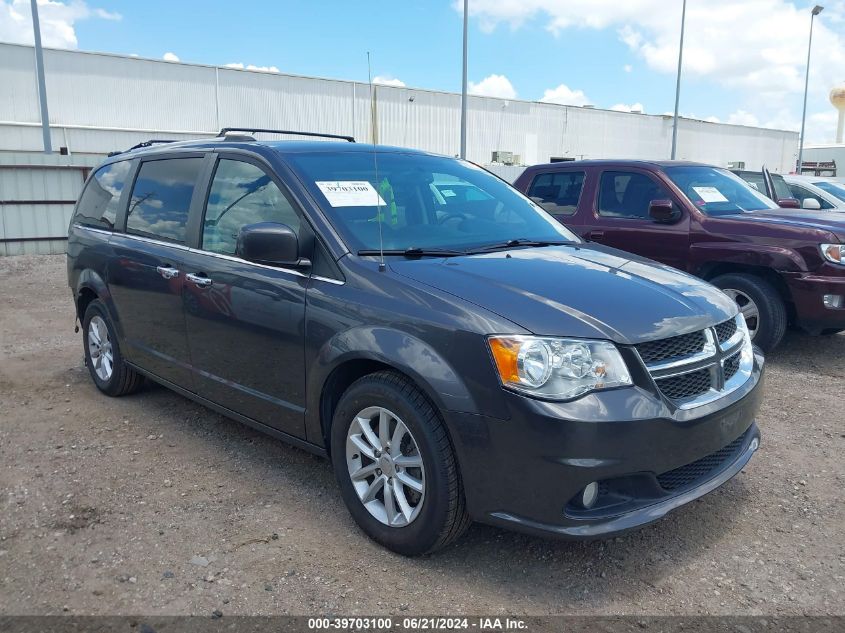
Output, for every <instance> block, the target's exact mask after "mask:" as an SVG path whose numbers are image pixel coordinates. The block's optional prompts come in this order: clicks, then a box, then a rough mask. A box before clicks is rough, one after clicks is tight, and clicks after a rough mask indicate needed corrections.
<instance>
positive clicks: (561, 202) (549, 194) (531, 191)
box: [528, 171, 585, 215]
mask: <svg viewBox="0 0 845 633" xmlns="http://www.w3.org/2000/svg"><path fill="white" fill-rule="evenodd" d="M584 177H585V173H584V172H583V171H566V172H557V173H547V174H538V175H537V176H536V177H535V178H534V180H533V182H532V183H531V186H530V187H528V197H529V198H531V200H533V201H534V202H536V203H537V204H539V205H540V206H541V207H543V208H544V209H545V210H546V211H548V212H549V213H551V214H552V215H575V211H576V210H577V209H578V203H579V201H580V200H581V192H582V191H583V189H584Z"/></svg>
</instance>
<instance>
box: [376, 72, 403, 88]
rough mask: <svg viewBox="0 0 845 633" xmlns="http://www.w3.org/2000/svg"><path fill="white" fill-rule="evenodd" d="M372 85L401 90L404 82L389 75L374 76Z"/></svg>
mask: <svg viewBox="0 0 845 633" xmlns="http://www.w3.org/2000/svg"><path fill="white" fill-rule="evenodd" d="M373 83H374V84H381V85H382V86H396V87H397V88H403V87H404V86H405V82H404V81H402V80H401V79H397V78H396V77H392V76H390V75H376V76H375V77H373Z"/></svg>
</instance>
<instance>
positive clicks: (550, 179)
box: [514, 160, 845, 351]
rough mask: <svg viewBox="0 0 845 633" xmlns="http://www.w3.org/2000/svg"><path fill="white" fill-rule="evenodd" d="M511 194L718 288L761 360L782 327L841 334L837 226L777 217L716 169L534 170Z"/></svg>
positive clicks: (817, 218) (819, 218)
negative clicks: (517, 193)
mask: <svg viewBox="0 0 845 633" xmlns="http://www.w3.org/2000/svg"><path fill="white" fill-rule="evenodd" d="M514 186H515V187H516V188H517V189H519V190H520V191H522V192H523V193H525V194H526V195H527V196H528V197H529V198H531V200H533V201H534V202H535V203H536V204H538V205H539V206H541V207H543V208H544V209H545V210H546V211H547V212H549V213H550V214H551V215H552V216H554V217H555V218H556V219H557V220H558V221H559V222H561V223H563V224H565V225H566V226H567V227H568V228H570V229H572V230H574V231H575V232H577V233H578V234H579V235H581V236H582V237H584V238H585V239H587V240H590V241H594V242H599V243H602V244H605V245H607V246H612V247H615V248H619V249H621V250H625V251H630V252H633V253H636V254H638V255H642V256H645V257H648V258H651V259H653V260H656V261H658V262H662V263H664V264H667V265H669V266H672V267H674V268H678V269H680V270H683V271H686V272H687V273H690V274H692V275H695V276H697V277H700V278H702V279H705V280H707V281H709V282H711V283H712V284H714V285H716V286H718V287H719V288H721V289H722V290H723V291H724V292H725V293H727V294H728V295H729V296H731V297H732V298H733V299H734V300H735V301H736V302H737V304H738V305H739V308H740V310H741V311H742V314H743V315H744V316H745V321H746V324H747V325H748V329H749V331H750V332H751V335H752V339H753V341H754V343H755V344H756V345H757V346H758V347H760V348H761V349H763V350H764V351H768V350H771V349H773V348H775V347H776V346H777V344H778V343H779V342H780V340H781V338H783V335H784V333H785V331H786V328H787V326H788V325H792V326H794V327H797V328H800V329H803V330H804V331H806V332H808V333H810V334H814V335H825V334H835V333H838V332H840V331H842V330H843V329H845V244H844V243H845V218H841V219H838V218H837V217H836V216H835V215H834V214H830V213H824V212H812V211H808V210H806V209H802V210H798V209H796V210H791V209H782V208H780V207H778V206H777V205H776V204H775V203H774V202H772V201H771V200H770V199H769V198H767V197H766V196H765V195H763V194H762V193H760V192H759V191H757V190H755V189H754V188H752V187H750V186H749V185H748V184H747V183H746V182H745V181H744V180H742V179H741V178H739V177H738V176H736V175H734V174H732V173H731V172H729V171H727V170H725V169H720V168H718V167H713V166H710V165H703V164H698V163H691V162H685V161H662V162H661V161H633V160H582V161H570V162H565V163H551V164H546V165H534V166H532V167H528V168H527V169H526V170H525V171H524V172H523V173H522V174H521V175H520V176H519V178H517V180H516V182H515V183H514ZM837 215H838V214H837Z"/></svg>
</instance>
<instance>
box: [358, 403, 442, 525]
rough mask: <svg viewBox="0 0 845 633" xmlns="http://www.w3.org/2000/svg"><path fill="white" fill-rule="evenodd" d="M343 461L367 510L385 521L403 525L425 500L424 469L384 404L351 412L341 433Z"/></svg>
mask: <svg viewBox="0 0 845 633" xmlns="http://www.w3.org/2000/svg"><path fill="white" fill-rule="evenodd" d="M346 465H347V467H348V469H349V478H350V479H351V480H352V486H353V487H354V488H355V492H356V493H358V498H359V499H360V500H361V503H363V504H364V507H365V508H367V511H368V512H369V513H370V514H371V515H373V516H374V517H375V518H376V519H378V520H379V521H380V522H381V523H383V524H384V525H389V526H390V527H403V526H406V525H408V524H409V523H411V521H413V520H414V519H416V518H417V516H418V515H419V512H420V510H421V509H422V504H423V500H424V499H425V468H424V466H423V461H422V456H421V455H420V450H419V447H418V445H417V442H416V440H415V439H414V436H413V435H411V431H409V430H408V427H406V426H405V423H404V422H402V420H400V419H399V417H398V416H397V415H396V414H394V413H392V412H391V411H388V410H387V409H385V408H383V407H367V408H366V409H364V410H363V411H361V412H360V413H359V414H358V415H356V416H355V419H354V420H353V421H352V424H351V425H350V426H349V431H348V432H347V435H346Z"/></svg>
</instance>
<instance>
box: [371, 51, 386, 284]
mask: <svg viewBox="0 0 845 633" xmlns="http://www.w3.org/2000/svg"><path fill="white" fill-rule="evenodd" d="M367 80H368V81H369V82H370V126H371V129H372V136H373V138H372V141H373V167H374V168H375V172H376V221H377V222H378V252H379V263H378V269H379V272H382V273H383V272H384V270H385V266H384V237H383V235H382V232H381V222H382V219H381V194H380V193H379V188H380V187H381V183H380V182H379V179H378V147H377V146H376V109H375V103H376V102H375V95H374V93H373V71H372V67H371V66H370V51H367Z"/></svg>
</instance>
